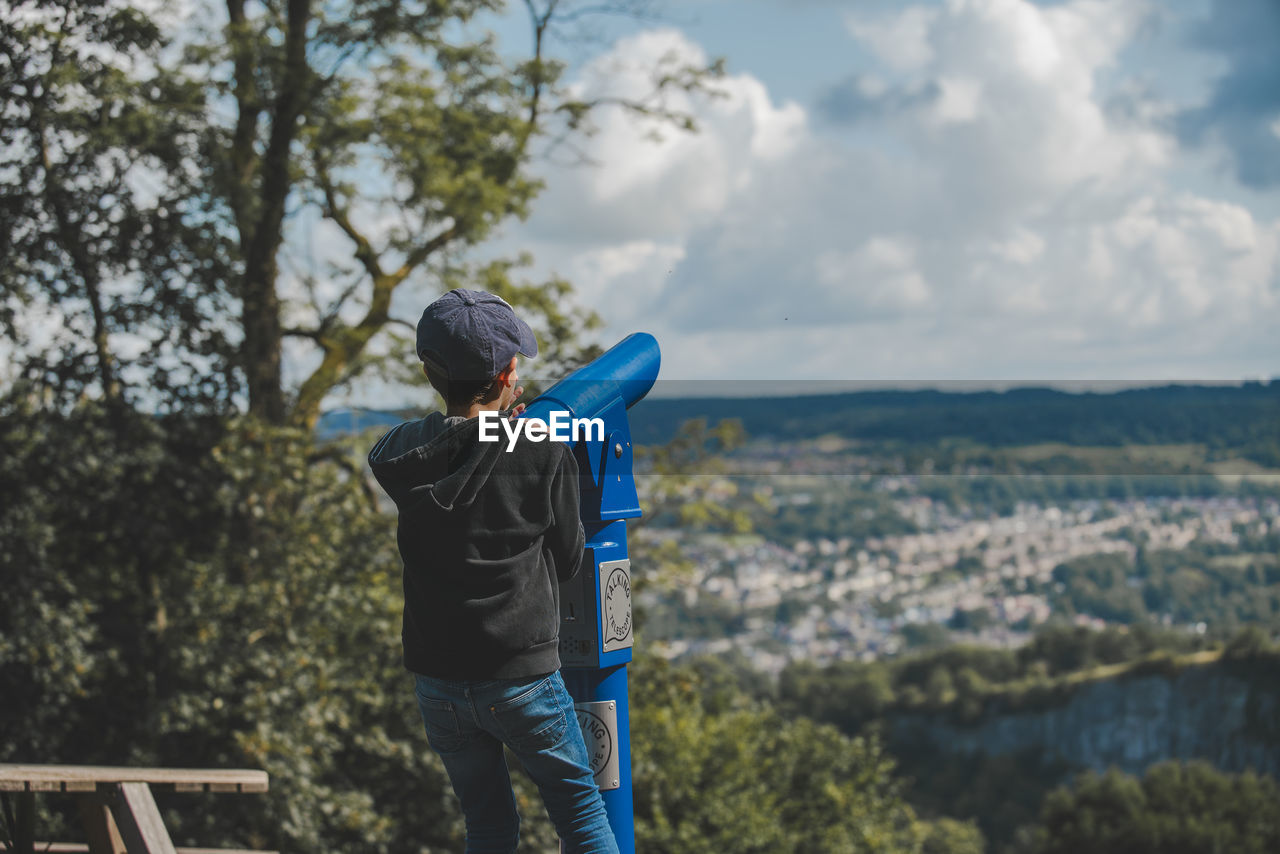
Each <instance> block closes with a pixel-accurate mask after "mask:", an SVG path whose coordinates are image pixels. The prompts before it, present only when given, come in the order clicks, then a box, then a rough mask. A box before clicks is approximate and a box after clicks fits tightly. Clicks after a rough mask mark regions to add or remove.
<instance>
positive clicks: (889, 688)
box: [778, 625, 1207, 733]
mask: <svg viewBox="0 0 1280 854" xmlns="http://www.w3.org/2000/svg"><path fill="white" fill-rule="evenodd" d="M1206 644H1207V641H1206V640H1205V639H1204V638H1200V637H1197V636H1193V635H1188V634H1185V633H1180V632H1172V631H1161V630H1158V629H1154V628H1151V627H1147V626H1134V627H1132V628H1109V629H1104V630H1102V631H1093V630H1090V629H1085V628H1079V627H1066V626H1053V625H1051V626H1048V627H1046V628H1044V629H1041V630H1040V631H1039V632H1038V633H1037V634H1036V635H1035V636H1034V637H1033V638H1032V639H1031V640H1030V641H1029V642H1028V643H1027V644H1026V645H1024V646H1022V647H1019V648H1018V649H997V648H992V647H982V646H964V645H954V646H947V647H942V648H938V649H926V650H924V651H921V652H917V653H912V654H909V655H905V656H902V657H899V658H895V659H881V660H877V661H871V662H859V661H838V662H834V663H832V664H830V665H827V666H826V667H819V666H817V665H815V664H813V663H811V662H797V663H795V664H792V665H790V666H788V667H787V668H786V669H785V670H783V671H782V673H781V674H780V676H779V679H778V700H779V703H780V704H781V705H782V708H784V709H785V710H786V711H787V712H788V713H790V714H803V715H807V716H809V717H811V718H813V719H815V720H819V721H823V722H826V723H831V724H834V725H836V726H837V727H839V728H840V729H841V730H843V731H844V732H848V733H858V732H861V731H862V729H863V728H864V727H865V726H867V725H868V724H871V723H873V722H875V721H878V720H883V719H884V718H886V717H887V716H889V715H891V714H894V713H896V712H907V711H920V710H932V711H946V712H947V713H949V714H952V715H955V716H957V717H959V718H960V719H962V720H972V719H975V718H977V717H978V716H980V715H981V714H983V713H984V711H985V710H986V709H987V708H988V707H989V705H990V704H992V703H999V704H1000V706H1001V707H1002V708H1020V707H1024V706H1026V705H1029V704H1034V703H1036V702H1040V701H1043V700H1052V698H1053V697H1055V696H1058V695H1059V694H1061V693H1062V692H1069V691H1071V690H1073V686H1074V685H1075V684H1076V683H1077V682H1078V681H1079V677H1080V676H1081V674H1082V673H1084V672H1088V671H1089V670H1090V669H1092V668H1100V667H1106V666H1110V665H1122V664H1124V665H1131V666H1136V665H1139V664H1141V663H1143V662H1144V661H1146V660H1148V659H1154V658H1161V660H1167V659H1168V656H1169V655H1173V654H1185V653H1189V652H1194V651H1196V650H1198V649H1202V648H1204V647H1205V646H1206Z"/></svg>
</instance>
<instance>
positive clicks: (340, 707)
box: [0, 406, 538, 852]
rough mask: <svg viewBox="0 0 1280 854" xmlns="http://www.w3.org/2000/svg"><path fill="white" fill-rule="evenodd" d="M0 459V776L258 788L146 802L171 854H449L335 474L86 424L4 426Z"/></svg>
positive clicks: (314, 464)
mask: <svg viewBox="0 0 1280 854" xmlns="http://www.w3.org/2000/svg"><path fill="white" fill-rule="evenodd" d="M0 444H2V445H3V446H4V447H5V449H6V452H5V453H4V454H3V455H2V456H0V493H3V494H4V495H5V497H6V500H5V502H4V503H3V505H0V508H2V509H0V556H3V564H4V575H5V578H6V584H5V585H4V586H3V588H2V589H0V590H2V595H0V696H3V697H4V698H5V701H4V702H3V703H0V730H2V731H4V732H6V733H22V737H21V738H5V739H3V740H0V761H28V762H67V763H89V764H144V765H190V766H196V767H215V768H216V767H260V768H264V769H266V770H267V771H268V772H269V773H270V774H271V778H272V784H271V791H270V793H268V794H267V795H264V796H261V797H258V796H255V797H252V798H251V797H244V798H226V797H222V798H218V797H210V798H205V799H203V800H201V799H194V798H193V797H192V796H182V795H175V796H173V797H172V798H170V799H168V800H166V801H165V802H164V804H163V805H164V806H166V807H167V808H170V818H169V822H170V826H171V828H172V829H173V830H174V834H175V837H176V839H177V840H178V842H179V844H182V843H183V842H186V843H188V844H199V845H211V844H224V845H241V846H243V845H245V844H251V845H254V846H258V847H262V846H266V847H275V848H279V849H280V850H282V851H290V852H292V851H326V850H328V851H409V850H413V851H417V850H421V849H422V848H423V847H424V846H426V847H427V848H435V849H439V850H447V849H449V848H451V847H455V846H456V845H457V843H458V841H459V839H460V835H459V834H460V825H459V823H458V820H457V812H456V807H455V806H454V803H453V799H452V795H451V793H450V790H449V787H448V784H447V781H446V780H445V777H444V773H443V769H442V768H441V766H440V765H439V763H438V761H437V760H436V759H435V757H434V754H432V753H431V751H430V750H429V749H428V748H427V746H426V741H425V737H424V736H423V735H422V733H421V725H420V723H419V722H418V720H417V716H416V713H415V710H414V707H413V704H412V695H411V694H410V691H411V687H410V683H409V682H408V679H407V677H406V675H405V673H404V671H403V669H402V667H401V664H400V649H399V639H398V627H399V611H400V591H399V561H398V558H397V555H396V552H395V546H394V542H395V538H394V524H393V521H392V520H391V519H390V518H389V517H388V516H387V515H385V514H383V513H380V512H378V511H377V510H376V508H375V507H374V506H373V505H372V504H371V502H370V495H369V493H368V492H367V491H366V489H365V487H364V484H363V479H362V476H361V470H360V468H359V467H358V464H357V463H356V462H355V461H356V460H358V457H352V456H348V452H347V451H345V450H343V449H339V448H317V447H316V446H315V445H314V444H313V443H312V442H311V441H310V439H309V438H308V437H307V436H305V435H303V434H300V433H291V432H287V431H280V430H279V429H276V428H269V427H265V426H262V425H260V424H255V423H252V422H235V423H231V424H222V423H219V422H208V423H204V424H201V423H196V422H190V421H182V420H175V419H170V420H160V419H154V418H148V417H144V416H140V415H136V414H133V413H130V412H127V411H114V412H112V411H104V410H100V409H98V408H95V407H93V406H84V407H81V408H80V409H77V410H76V411H74V412H73V413H71V414H69V415H68V416H65V417H63V416H58V415H48V414H45V413H41V412H38V411H31V410H21V409H19V410H11V411H9V412H8V413H6V415H5V417H4V418H3V419H0ZM9 579H12V580H13V581H12V583H10V581H9ZM55 800H56V799H55ZM40 806H41V808H42V809H47V808H50V807H51V806H56V804H52V805H51V804H46V803H45V802H44V801H43V800H42V801H41V802H40ZM533 826H534V830H535V835H536V830H537V827H538V824H537V821H536V816H535V821H534V822H533ZM42 827H43V828H45V829H46V830H47V831H48V832H49V833H50V835H56V833H57V831H58V828H59V825H58V823H57V817H56V816H50V817H48V822H47V823H46V824H45V825H42Z"/></svg>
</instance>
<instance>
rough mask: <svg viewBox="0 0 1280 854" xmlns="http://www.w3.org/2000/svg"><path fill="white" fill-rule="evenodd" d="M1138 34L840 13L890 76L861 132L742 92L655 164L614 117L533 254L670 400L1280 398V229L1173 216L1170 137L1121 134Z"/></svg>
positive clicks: (1147, 121)
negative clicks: (1159, 383)
mask: <svg viewBox="0 0 1280 854" xmlns="http://www.w3.org/2000/svg"><path fill="white" fill-rule="evenodd" d="M1146 13H1147V5H1146V4H1145V3H1143V2H1139V0H1116V2H1107V3H1103V2H1097V0H1073V2H1065V3H1058V4H1055V5H1052V6H1040V5H1036V4H1034V3H1030V2H1025V0H952V1H951V2H947V3H946V4H945V5H943V6H941V7H928V8H911V9H907V10H903V11H900V12H897V13H895V14H892V15H889V16H883V17H876V18H865V17H864V16H862V15H861V14H859V13H850V14H849V15H847V16H846V18H845V19H846V22H847V24H848V28H849V30H850V32H851V33H853V35H854V36H855V38H856V39H857V40H858V42H859V43H860V44H862V45H863V46H864V47H866V48H869V49H870V50H872V51H873V52H874V53H875V54H876V55H877V56H878V57H880V59H881V61H882V63H883V65H882V66H881V67H879V68H877V69H874V70H873V71H872V72H870V73H860V74H859V75H858V76H856V77H851V78H850V81H849V84H848V85H849V86H850V87H852V88H853V89H856V91H853V92H852V93H851V98H852V99H853V100H854V101H858V99H860V103H861V104H862V105H864V107H865V108H863V107H858V108H856V109H852V110H850V111H849V113H848V115H847V119H848V122H849V124H843V125H842V124H837V125H836V126H834V127H833V128H830V126H828V127H824V126H822V125H819V126H818V127H814V126H812V125H811V124H810V122H809V121H808V120H807V117H806V115H805V112H804V110H803V109H802V108H800V107H799V106H797V105H794V104H782V105H779V104H778V103H777V100H776V98H774V97H772V96H771V95H770V92H769V90H768V88H767V87H766V86H765V85H764V84H763V83H761V82H760V81H759V80H757V79H756V78H754V77H752V76H751V75H749V74H745V73H739V74H736V75H733V76H731V77H730V78H729V79H728V80H727V81H726V83H725V88H726V90H727V91H728V92H729V97H728V98H726V99H723V100H713V101H709V102H696V101H687V102H685V106H687V107H688V108H690V109H693V110H694V111H695V112H696V113H697V115H698V117H699V121H700V123H701V125H702V131H701V133H699V134H698V135H697V136H693V137H681V136H678V135H675V134H670V133H669V134H667V135H665V136H664V138H663V140H662V141H661V142H660V143H657V144H655V143H652V142H648V141H644V140H641V139H639V134H638V133H637V127H636V124H635V122H634V119H632V118H629V117H626V116H623V115H622V114H620V113H617V114H607V115H605V116H603V117H602V120H601V133H600V134H599V135H597V136H596V137H595V138H593V139H592V140H591V142H590V152H589V153H590V154H591V156H593V157H594V158H596V159H597V160H599V161H600V162H601V163H602V164H603V165H602V166H601V167H599V168H598V169H578V170H575V171H570V172H559V173H556V174H555V175H553V176H550V178H551V182H552V183H551V187H552V189H551V190H550V191H549V193H548V195H547V196H546V197H544V198H543V199H542V200H540V203H539V207H538V209H537V211H536V212H535V217H534V221H533V223H532V224H531V228H530V230H529V231H528V232H527V234H529V235H531V236H533V238H534V245H533V246H532V247H531V248H532V249H533V250H534V252H535V255H537V257H539V259H540V261H541V262H543V263H544V264H546V265H547V266H548V267H553V268H555V269H558V270H560V271H561V272H566V271H567V272H568V273H569V274H570V276H571V278H573V279H574V280H575V281H577V282H579V284H580V288H581V289H582V293H583V295H584V298H585V299H586V301H587V302H588V303H589V304H590V305H592V307H593V308H595V309H596V310H598V311H600V312H601V313H602V314H603V315H604V316H605V317H606V318H607V319H608V320H609V321H610V322H611V324H612V325H611V327H610V332H609V335H611V336H617V335H620V334H622V333H625V332H628V331H632V330H634V329H641V328H643V329H647V330H649V331H652V332H654V333H655V334H657V335H658V336H659V340H660V341H661V342H662V345H663V349H664V354H665V355H664V376H665V377H668V378H673V377H679V378H691V377H703V378H715V377H720V378H724V377H731V376H732V377H740V378H795V379H814V378H823V379H833V378H846V379H855V380H865V379H882V378H883V379H986V380H1013V379H1022V380H1034V379H1089V378H1091V377H1092V378H1109V379H1125V378H1128V379H1171V378H1178V377H1190V378H1200V379H1204V378H1213V377H1222V378H1228V377H1231V376H1243V375H1245V374H1249V375H1257V374H1267V373H1270V374H1274V373H1276V370H1275V367H1276V366H1275V364H1274V362H1275V356H1276V355H1277V350H1276V348H1275V346H1274V344H1273V343H1271V337H1272V335H1273V332H1272V330H1273V329H1274V328H1275V326H1276V325H1277V324H1278V322H1280V298H1278V297H1277V291H1278V290H1280V222H1268V221H1265V220H1264V219H1263V218H1261V217H1260V216H1259V215H1258V214H1257V213H1255V212H1254V211H1253V210H1251V209H1250V208H1249V207H1247V206H1245V205H1242V204H1239V203H1229V202H1226V201H1223V200H1219V199H1214V198H1212V197H1211V193H1209V192H1206V191H1204V190H1203V188H1202V189H1201V191H1200V192H1199V193H1198V194H1188V193H1175V192H1173V191H1171V190H1170V189H1169V188H1168V187H1167V185H1166V182H1165V176H1166V172H1167V170H1168V169H1169V166H1170V164H1171V163H1172V162H1173V161H1174V159H1175V158H1176V157H1177V156H1178V154H1179V152H1178V149H1177V147H1176V144H1175V143H1174V141H1173V140H1172V139H1171V138H1170V137H1169V136H1168V134H1167V133H1166V132H1165V130H1164V129H1163V127H1162V125H1161V121H1160V116H1162V115H1164V112H1163V111H1158V110H1148V111H1143V110H1131V111H1128V112H1126V114H1125V116H1123V117H1118V116H1116V115H1113V114H1112V113H1111V112H1109V111H1108V109H1107V108H1106V106H1105V105H1106V104H1107V98H1108V97H1109V95H1110V94H1111V93H1113V92H1114V91H1115V90H1116V87H1124V86H1127V85H1128V83H1129V80H1128V79H1127V77H1126V75H1125V74H1123V73H1115V72H1116V64H1117V63H1118V62H1119V61H1120V58H1121V55H1122V51H1123V50H1124V48H1125V46H1126V45H1127V44H1128V43H1129V42H1130V40H1132V39H1133V38H1134V37H1135V36H1136V34H1137V33H1138V32H1139V29H1140V27H1141V25H1142V23H1143V21H1144V16H1145V15H1146ZM672 50H675V51H678V52H680V55H682V56H685V57H688V58H690V59H693V60H699V59H701V58H703V55H702V53H701V51H700V49H699V48H698V47H697V46H695V45H693V44H691V43H690V42H689V41H688V39H687V38H685V37H684V36H682V35H680V34H679V33H676V32H674V31H670V30H665V31H658V32H655V33H648V34H645V35H643V36H641V37H637V38H635V39H631V40H627V41H624V42H620V43H619V44H618V45H616V46H615V47H614V48H613V50H612V51H611V52H610V53H609V55H608V56H607V57H603V58H601V60H600V63H599V65H598V66H596V69H595V71H593V72H591V73H594V74H600V73H603V71H602V69H605V68H617V67H624V68H625V67H630V68H641V69H642V68H644V67H646V65H645V64H646V63H650V64H651V63H652V62H653V61H654V58H655V57H657V56H660V55H663V54H664V53H666V52H669V51H672ZM591 79H592V78H591V77H590V75H588V78H587V82H584V83H582V84H581V85H583V86H584V87H590V86H591V85H597V84H593V83H591V82H590V81H591ZM641 79H642V78H641V77H639V76H637V77H636V78H635V79H634V80H632V79H631V78H626V79H623V78H615V79H614V81H613V82H614V83H615V84H616V83H618V82H619V81H621V82H622V83H623V85H624V86H625V85H633V84H634V85H638V81H639V80H641ZM628 80H630V81H631V82H630V83H628V82H627V81H628ZM842 103H848V102H847V101H846V102H842ZM1139 106H1141V105H1139ZM846 127H849V128H851V129H852V132H851V133H845V128H846Z"/></svg>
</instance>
